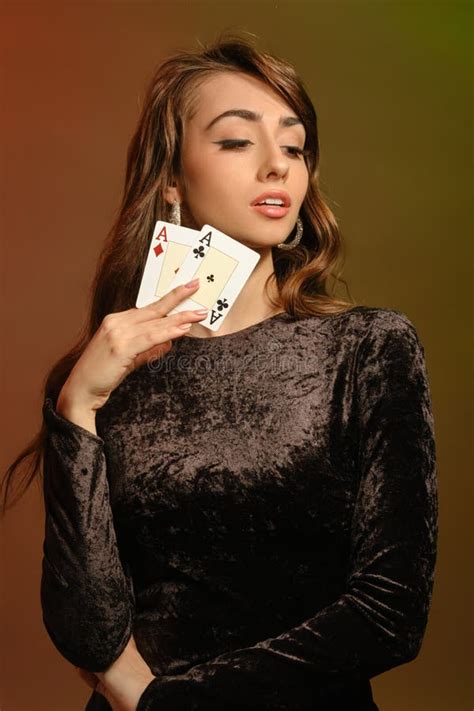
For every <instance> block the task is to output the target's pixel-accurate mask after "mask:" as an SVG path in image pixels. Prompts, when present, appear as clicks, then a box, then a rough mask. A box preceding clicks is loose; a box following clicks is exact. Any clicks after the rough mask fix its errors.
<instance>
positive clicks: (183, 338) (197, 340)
mask: <svg viewBox="0 0 474 711" xmlns="http://www.w3.org/2000/svg"><path fill="white" fill-rule="evenodd" d="M286 317H289V314H288V313H287V312H286V311H280V312H279V313H277V314H273V316H268V317H267V318H264V319H263V320H262V321H257V323H252V324H251V325H250V326H245V328H241V329H239V330H238V331H232V333H224V334H223V335H222V336H205V337H204V338H201V337H200V336H189V335H187V334H185V335H184V336H180V338H178V339H177V341H185V342H186V343H190V342H192V343H200V342H201V341H205V342H214V341H220V342H223V341H228V340H235V339H236V338H238V337H239V336H243V335H247V334H248V333H250V332H252V331H254V330H255V329H258V328H259V327H262V326H264V325H265V324H267V323H269V322H270V321H274V320H276V319H279V318H286ZM198 323H199V322H198Z"/></svg>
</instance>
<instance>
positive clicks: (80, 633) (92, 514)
mask: <svg viewBox="0 0 474 711" xmlns="http://www.w3.org/2000/svg"><path fill="white" fill-rule="evenodd" d="M43 418H44V422H45V424H46V426H47V440H46V445H45V452H44V460H43V462H44V467H43V471H44V485H43V491H44V503H45V515H46V518H45V537H44V543H43V563H42V576H41V606H42V611H43V622H44V625H45V627H46V630H47V632H48V634H49V636H50V638H51V640H52V642H53V644H54V645H55V646H56V648H57V649H58V650H59V652H60V653H61V654H62V655H63V656H64V657H65V658H66V659H67V660H68V661H69V662H71V663H72V664H73V665H74V666H78V667H81V668H83V669H85V670H87V671H104V670H106V669H107V668H108V667H109V666H110V665H111V664H112V662H113V661H115V660H116V659H117V658H118V657H119V655H120V654H121V652H122V651H123V650H124V649H125V646H126V645H127V642H128V641H129V639H130V637H131V629H132V610H133V609H134V607H135V604H134V603H135V601H134V594H133V588H132V584H131V580H130V578H129V576H128V575H127V574H126V573H125V571H124V570H123V567H122V564H121V560H120V557H119V553H118V548H117V541H116V535H115V529H114V524H113V519H112V511H111V507H110V500H109V485H108V480H107V476H106V459H105V453H104V440H103V439H102V438H101V437H99V436H97V434H94V431H90V429H86V426H87V427H89V426H90V424H91V423H90V422H89V421H88V422H87V423H86V420H84V421H83V422H84V425H85V426H84V427H82V426H81V425H79V424H76V423H74V422H72V421H70V420H68V419H66V418H65V417H63V416H62V415H60V414H59V413H58V412H56V410H55V409H54V403H53V400H52V399H51V398H48V397H46V398H45V402H44V405H43ZM91 429H92V428H91Z"/></svg>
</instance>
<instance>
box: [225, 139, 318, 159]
mask: <svg viewBox="0 0 474 711" xmlns="http://www.w3.org/2000/svg"><path fill="white" fill-rule="evenodd" d="M213 143H217V144H218V145H220V146H221V149H220V150H232V149H239V148H245V146H247V145H249V144H250V143H252V141H248V140H240V139H233V140H231V139H224V140H223V141H213ZM252 145H253V144H252ZM282 148H286V149H287V150H288V151H289V152H290V155H291V156H292V157H293V158H301V157H303V156H309V154H310V151H308V150H305V149H304V148H299V147H298V146H282Z"/></svg>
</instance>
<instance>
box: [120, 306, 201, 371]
mask: <svg viewBox="0 0 474 711" xmlns="http://www.w3.org/2000/svg"><path fill="white" fill-rule="evenodd" d="M191 315H192V312H190V311H182V312H181V313H180V314H174V315H173V316H166V317H165V318H162V319H159V320H158V321H147V322H145V323H143V324H140V325H139V326H137V327H136V332H135V335H134V336H133V337H132V338H131V339H130V340H129V342H128V348H129V349H130V350H129V352H131V353H133V357H134V358H135V359H137V358H143V357H145V358H146V357H147V356H150V355H151V353H149V351H151V350H153V351H155V349H157V350H158V353H159V352H160V351H161V350H163V352H166V351H167V350H169V346H167V345H166V344H168V342H169V341H170V340H173V339H175V338H179V337H180V336H183V335H185V334H186V333H187V332H188V331H189V329H185V328H182V327H183V326H184V324H185V323H193V320H192V316H191ZM174 316H176V317H177V318H176V319H175V318H174ZM194 316H196V314H194ZM198 318H199V319H201V320H202V319H203V318H205V317H204V316H203V315H201V316H199V317H198ZM194 321H196V319H194ZM161 346H165V348H163V349H162V348H161Z"/></svg>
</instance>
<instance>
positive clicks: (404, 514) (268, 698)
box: [137, 311, 438, 711]
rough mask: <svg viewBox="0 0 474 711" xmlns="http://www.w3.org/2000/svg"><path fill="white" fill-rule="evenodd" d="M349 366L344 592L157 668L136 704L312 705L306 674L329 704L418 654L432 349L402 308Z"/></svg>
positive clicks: (433, 509) (428, 558) (423, 609)
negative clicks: (353, 471)
mask: <svg viewBox="0 0 474 711" xmlns="http://www.w3.org/2000/svg"><path fill="white" fill-rule="evenodd" d="M351 377H354V381H355V382H354V397H353V402H352V403H351V407H352V408H353V412H354V418H355V423H356V426H355V431H356V433H357V435H356V437H355V440H356V443H355V445H354V446H355V447H356V449H357V452H356V456H355V460H356V462H357V479H356V481H355V487H356V489H355V493H356V496H355V503H354V509H353V514H352V524H351V536H350V556H349V569H348V574H347V579H346V587H345V591H344V593H343V594H342V595H341V596H340V597H339V598H338V599H336V600H335V601H334V602H333V603H332V604H330V605H328V606H327V607H324V608H323V609H320V610H319V611H317V612H316V614H315V615H314V616H313V617H311V618H310V619H306V620H304V621H302V622H301V624H299V625H298V626H296V627H293V628H291V629H288V630H286V631H284V632H282V634H280V635H279V636H277V637H273V638H269V639H265V640H262V641H260V642H258V643H257V644H255V645H253V646H251V647H246V648H242V649H236V650H234V651H231V652H228V653H225V654H221V655H220V656H218V657H216V658H214V659H211V660H209V661H207V662H206V663H203V664H198V665H196V666H193V667H192V668H190V669H189V670H188V671H187V672H186V673H185V674H181V675H174V676H168V675H164V676H158V677H156V678H155V679H153V680H152V681H151V682H150V684H149V685H148V686H147V687H146V688H145V690H144V691H143V693H142V695H141V697H140V700H139V702H138V705H137V711H152V710H153V711H154V710H155V709H156V711H172V710H176V711H177V710H178V709H179V710H180V711H187V710H189V711H191V709H192V710H193V711H213V710H214V709H215V710H216V711H217V709H223V708H225V709H229V710H230V709H255V708H258V709H259V710H260V711H262V710H264V709H268V710H270V709H272V710H274V709H279V708H292V709H298V708H303V707H304V708H308V707H307V706H304V702H303V701H302V702H301V706H300V705H299V699H301V698H303V697H304V694H303V692H302V691H301V692H300V690H301V689H302V687H303V686H304V685H305V684H306V685H307V689H308V688H311V694H310V695H311V699H312V700H313V701H314V703H317V702H319V704H320V705H315V706H312V708H314V709H321V710H322V709H323V708H324V709H326V708H327V706H325V705H324V700H325V699H334V698H335V694H337V688H338V684H342V685H344V683H347V682H348V680H351V679H352V680H353V681H354V683H357V680H363V679H368V678H371V677H373V676H376V675H378V674H380V673H382V672H385V671H387V670H389V669H391V668H393V667H395V666H397V665H400V664H403V663H406V662H409V661H411V660H413V659H414V658H415V657H416V656H417V654H418V652H419V650H420V647H421V643H422V639H423V636H424V632H425V627H426V624H427V619H428V612H429V607H430V603H431V596H432V589H433V582H434V569H435V562H436V544H437V525H438V524H437V511H438V508H437V507H438V504H437V486H436V455H435V439H434V422H433V415H432V410H431V397H430V391H429V384H428V379H427V372H426V366H425V361H424V349H423V346H422V344H421V343H420V340H419V338H418V336H417V333H416V330H415V328H414V326H413V325H412V323H411V322H410V321H409V319H408V318H407V317H406V316H405V315H404V314H402V313H401V312H394V311H393V312H391V313H390V315H389V318H387V315H386V314H384V315H383V317H382V318H379V317H376V318H374V319H373V320H372V321H371V322H370V324H369V327H368V329H367V331H366V332H365V333H364V334H363V335H362V337H361V339H360V341H359V343H358V346H357V349H356V353H355V355H354V372H353V374H352V376H351ZM313 689H314V692H313ZM313 694H314V696H313ZM307 699H308V695H307V694H306V703H307ZM285 704H286V705H285Z"/></svg>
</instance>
